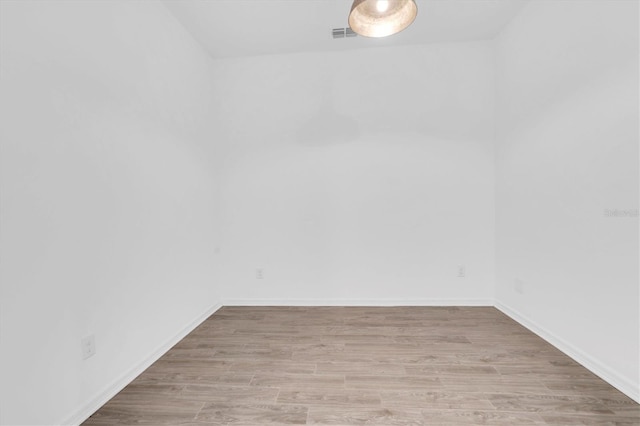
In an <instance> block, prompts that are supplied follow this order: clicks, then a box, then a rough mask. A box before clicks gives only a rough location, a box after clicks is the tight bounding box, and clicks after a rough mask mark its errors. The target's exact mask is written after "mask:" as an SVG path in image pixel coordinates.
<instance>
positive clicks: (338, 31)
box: [331, 27, 357, 38]
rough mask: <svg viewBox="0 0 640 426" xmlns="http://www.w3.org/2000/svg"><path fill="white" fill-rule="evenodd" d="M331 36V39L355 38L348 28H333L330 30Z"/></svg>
mask: <svg viewBox="0 0 640 426" xmlns="http://www.w3.org/2000/svg"><path fill="white" fill-rule="evenodd" d="M331 35H333V38H345V37H355V36H357V34H356V33H354V32H353V30H352V29H351V28H349V27H347V28H334V29H332V30H331Z"/></svg>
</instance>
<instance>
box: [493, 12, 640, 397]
mask: <svg viewBox="0 0 640 426" xmlns="http://www.w3.org/2000/svg"><path fill="white" fill-rule="evenodd" d="M497 49H498V52H497V53H498V55H497V58H498V66H497V70H498V76H497V77H498V79H497V81H498V83H499V84H498V93H499V95H498V109H499V114H498V123H499V132H498V134H499V136H498V142H497V150H496V181H497V189H496V199H497V202H496V222H497V238H496V246H497V255H496V261H497V266H498V268H497V286H496V298H497V303H498V306H500V307H502V308H503V309H505V310H506V311H507V312H510V313H511V314H512V315H514V316H516V318H519V319H520V320H521V321H523V322H524V323H525V324H527V325H529V326H531V327H533V328H534V329H535V330H537V331H538V332H539V333H541V334H542V335H543V336H545V337H547V338H548V339H550V340H551V341H552V342H554V343H555V344H557V345H558V346H559V347H561V348H562V349H564V350H565V351H566V352H568V353H569V354H571V355H572V356H574V357H576V358H577V359H578V360H580V361H581V362H582V363H584V364H585V365H586V366H588V367H589V368H591V369H592V370H593V371H594V372H596V373H598V374H600V375H601V376H602V377H604V378H606V379H608V380H609V382H610V383H612V384H614V385H616V386H618V387H619V388H620V389H622V390H624V391H626V392H627V393H628V394H629V395H631V396H633V397H634V398H635V399H636V400H638V399H639V398H640V393H639V391H638V389H639V388H640V380H639V374H640V373H639V371H638V365H639V362H638V361H639V359H640V353H639V336H640V325H639V324H640V318H639V313H640V307H639V304H638V302H639V282H640V280H639V277H638V258H639V253H638V218H637V216H636V217H605V210H607V209H608V210H614V209H619V210H623V211H629V213H632V214H633V212H634V211H635V212H637V209H638V189H639V188H638V172H639V168H638V137H639V135H638V125H639V123H638V116H639V111H638V75H639V74H638V2H637V1H625V0H621V1H615V0H611V1H604V0H603V1H581V0H580V1H579V0H576V1H566V0H565V1H533V2H531V3H530V4H529V5H528V6H527V7H526V8H525V9H524V10H523V11H522V13H521V14H520V15H519V16H518V17H517V18H516V19H515V20H514V21H513V22H511V23H510V25H509V26H508V28H507V29H506V30H505V31H504V33H503V34H502V35H501V36H500V38H499V39H498V41H497ZM636 214H637V213H636ZM516 280H520V282H521V286H522V292H521V293H520V292H518V291H517V290H516V285H515V283H516Z"/></svg>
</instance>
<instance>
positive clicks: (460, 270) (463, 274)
mask: <svg viewBox="0 0 640 426" xmlns="http://www.w3.org/2000/svg"><path fill="white" fill-rule="evenodd" d="M466 276H467V270H466V269H465V267H464V265H458V278H464V277H466Z"/></svg>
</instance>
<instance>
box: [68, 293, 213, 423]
mask: <svg viewBox="0 0 640 426" xmlns="http://www.w3.org/2000/svg"><path fill="white" fill-rule="evenodd" d="M221 307H222V304H220V303H217V304H215V305H213V306H212V307H210V308H209V309H207V310H206V311H205V312H203V313H202V314H200V315H198V317H196V318H195V319H194V320H193V321H191V322H190V323H189V324H187V325H186V326H185V327H183V328H182V330H180V331H179V332H178V333H177V334H175V335H174V336H172V337H171V338H169V339H167V340H166V341H165V342H164V343H163V344H162V345H160V346H159V347H158V348H157V349H156V350H155V351H153V352H152V353H151V354H150V355H149V356H148V357H146V358H145V359H143V360H142V361H140V362H139V363H138V364H136V365H135V366H134V367H132V368H131V369H130V370H129V371H127V372H126V373H124V374H123V375H122V376H120V377H119V378H117V379H116V380H114V381H113V382H112V383H110V384H109V385H108V386H106V387H105V389H104V390H103V391H102V392H99V393H98V395H96V397H95V398H93V399H92V400H91V401H90V402H89V403H87V404H86V405H85V406H84V407H82V408H80V409H79V410H77V411H76V412H75V413H73V415H71V416H69V417H67V420H65V421H63V422H60V423H57V424H61V425H79V424H80V423H82V422H84V421H85V420H87V419H88V418H89V416H91V415H92V414H93V413H95V412H96V411H97V410H98V409H99V408H100V407H102V406H103V405H104V404H106V403H107V401H109V400H110V399H111V398H113V397H114V396H115V395H116V394H117V393H118V392H120V391H121V390H122V389H124V388H125V386H127V385H128V384H129V383H131V382H132V381H133V379H135V378H136V377H138V376H139V375H140V374H141V373H142V372H143V371H144V370H146V369H147V368H149V366H151V364H153V363H154V362H156V361H157V360H158V359H159V358H160V357H161V356H162V355H164V354H165V353H166V352H167V351H168V350H169V349H171V347H173V346H174V345H175V344H176V343H178V342H179V341H180V340H182V339H183V338H184V337H185V336H186V335H187V334H189V333H191V332H192V331H193V330H194V329H195V328H196V327H197V326H199V325H200V324H202V322H203V321H204V320H206V319H207V318H209V317H210V316H211V315H212V314H213V313H215V312H216V311H217V310H218V309H220V308H221Z"/></svg>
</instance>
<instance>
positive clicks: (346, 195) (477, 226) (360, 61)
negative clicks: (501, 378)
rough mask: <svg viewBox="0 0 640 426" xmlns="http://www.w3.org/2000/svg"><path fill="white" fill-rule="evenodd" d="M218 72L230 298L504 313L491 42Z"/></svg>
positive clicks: (276, 61) (310, 58)
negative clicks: (497, 263)
mask: <svg viewBox="0 0 640 426" xmlns="http://www.w3.org/2000/svg"><path fill="white" fill-rule="evenodd" d="M341 42H348V40H346V41H345V40H337V41H336V43H341ZM216 65H217V71H216V80H217V83H218V86H217V87H218V89H217V93H218V95H217V99H218V100H221V101H222V102H223V103H224V105H223V107H222V108H221V111H222V115H221V116H220V120H221V121H220V125H221V127H222V128H221V132H222V134H224V135H225V136H224V137H225V138H228V140H229V142H230V146H231V148H230V150H229V151H228V153H227V157H226V164H225V165H226V167H225V180H224V183H223V188H222V197H223V198H222V204H223V206H224V207H223V209H224V213H223V217H222V226H223V229H224V236H223V245H222V253H221V259H222V263H223V264H224V272H223V277H224V278H223V281H224V282H225V284H227V285H228V290H227V292H226V293H225V299H226V300H228V301H229V302H230V303H311V304H326V303H349V304H354V303H355V304H362V303H376V304H395V303H401V304H422V303H452V304H466V303H472V304H474V303H479V304H491V303H492V294H493V282H494V214H493V209H494V197H493V194H494V174H493V168H494V166H493V138H494V98H495V86H494V77H495V76H494V73H493V69H494V68H493V67H494V63H493V50H492V45H491V43H490V42H477V43H459V44H456V43H453V44H436V45H428V46H422V47H416V46H413V47H396V48H392V49H386V48H380V49H371V50H354V51H350V52H341V53H313V54H294V55H273V56H263V57H253V58H243V59H228V60H219V61H216ZM458 264H464V265H465V266H466V272H467V277H466V278H457V277H456V273H457V270H456V265H458ZM256 268H263V269H264V279H263V280H257V279H256V275H255V269H256Z"/></svg>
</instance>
